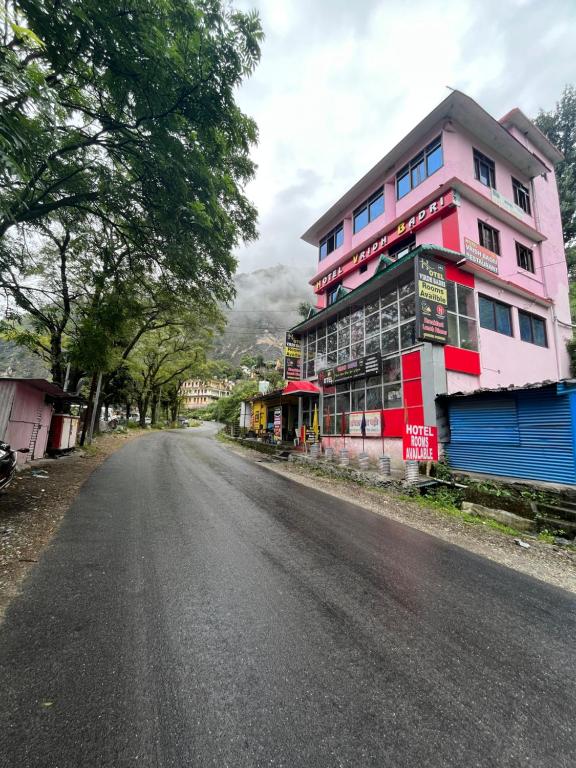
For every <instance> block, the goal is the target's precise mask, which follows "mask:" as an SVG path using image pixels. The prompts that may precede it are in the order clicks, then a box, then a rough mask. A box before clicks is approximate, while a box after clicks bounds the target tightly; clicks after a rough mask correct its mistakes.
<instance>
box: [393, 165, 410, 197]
mask: <svg viewBox="0 0 576 768" xmlns="http://www.w3.org/2000/svg"><path fill="white" fill-rule="evenodd" d="M411 189H412V186H411V184H410V168H409V166H406V167H405V168H402V170H401V171H400V173H399V174H398V175H397V176H396V197H397V198H398V200H400V198H401V197H404V195H407V194H408V192H410V190H411Z"/></svg>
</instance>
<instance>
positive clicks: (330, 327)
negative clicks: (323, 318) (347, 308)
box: [327, 320, 338, 333]
mask: <svg viewBox="0 0 576 768" xmlns="http://www.w3.org/2000/svg"><path fill="white" fill-rule="evenodd" d="M337 327H338V326H337V325H336V320H332V321H331V322H329V323H328V328H327V332H328V333H336V328H337Z"/></svg>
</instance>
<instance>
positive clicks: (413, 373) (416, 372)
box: [402, 349, 422, 380]
mask: <svg viewBox="0 0 576 768" xmlns="http://www.w3.org/2000/svg"><path fill="white" fill-rule="evenodd" d="M421 376H422V366H421V365H420V350H419V349H417V350H415V351H414V352H408V354H407V355H402V378H403V379H404V380H406V379H419V378H420V377H421Z"/></svg>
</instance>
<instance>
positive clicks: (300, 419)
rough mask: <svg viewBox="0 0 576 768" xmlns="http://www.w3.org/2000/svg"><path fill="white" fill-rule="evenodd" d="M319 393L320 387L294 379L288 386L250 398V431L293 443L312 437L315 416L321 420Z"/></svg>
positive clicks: (271, 438) (257, 436) (274, 440)
mask: <svg viewBox="0 0 576 768" xmlns="http://www.w3.org/2000/svg"><path fill="white" fill-rule="evenodd" d="M319 395H320V391H319V389H318V387H317V386H316V385H315V384H312V383H311V382H308V381H292V382H289V383H288V385H287V386H286V387H285V388H284V389H278V390H275V391H273V392H268V393H267V394H259V395H255V396H254V397H253V398H251V400H250V406H251V420H250V429H249V434H250V435H251V436H252V437H256V438H259V439H261V440H263V441H265V442H270V443H272V442H274V443H287V444H290V445H291V446H294V445H295V444H300V443H302V442H304V441H305V440H306V439H310V432H311V430H313V428H314V419H315V418H316V422H317V423H319V419H320V416H319V414H320V404H319ZM317 433H318V430H317ZM317 436H318V434H316V437H317Z"/></svg>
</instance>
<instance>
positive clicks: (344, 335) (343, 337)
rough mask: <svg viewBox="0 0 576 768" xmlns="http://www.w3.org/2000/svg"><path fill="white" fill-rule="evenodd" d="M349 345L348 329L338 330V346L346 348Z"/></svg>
mask: <svg viewBox="0 0 576 768" xmlns="http://www.w3.org/2000/svg"><path fill="white" fill-rule="evenodd" d="M349 344H350V328H349V327H347V328H340V329H339V331H338V346H339V347H347V346H348V345H349Z"/></svg>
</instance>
